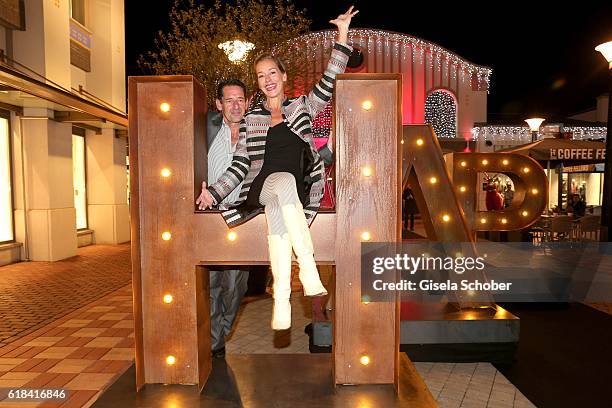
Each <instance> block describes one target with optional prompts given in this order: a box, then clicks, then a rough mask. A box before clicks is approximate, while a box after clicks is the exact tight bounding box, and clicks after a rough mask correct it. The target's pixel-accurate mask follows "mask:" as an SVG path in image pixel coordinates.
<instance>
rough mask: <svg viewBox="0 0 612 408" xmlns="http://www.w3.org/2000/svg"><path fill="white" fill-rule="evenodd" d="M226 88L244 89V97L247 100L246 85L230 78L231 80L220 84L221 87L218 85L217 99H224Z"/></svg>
mask: <svg viewBox="0 0 612 408" xmlns="http://www.w3.org/2000/svg"><path fill="white" fill-rule="evenodd" d="M226 86H239V87H241V88H242V91H243V92H244V97H245V98H246V94H247V91H246V85H245V84H244V82H242V81H241V80H239V79H237V78H229V79H225V80H223V81H221V82H219V85H217V99H218V100H221V99H223V88H225V87H226Z"/></svg>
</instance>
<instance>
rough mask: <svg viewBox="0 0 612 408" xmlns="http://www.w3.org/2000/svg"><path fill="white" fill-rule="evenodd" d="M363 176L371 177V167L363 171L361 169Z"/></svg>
mask: <svg viewBox="0 0 612 408" xmlns="http://www.w3.org/2000/svg"><path fill="white" fill-rule="evenodd" d="M361 174H363V176H364V177H371V176H372V168H371V167H369V166H366V167H364V168H363V169H361Z"/></svg>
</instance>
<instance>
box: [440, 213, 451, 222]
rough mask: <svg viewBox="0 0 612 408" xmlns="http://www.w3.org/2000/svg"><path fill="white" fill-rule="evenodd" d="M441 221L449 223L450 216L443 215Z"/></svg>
mask: <svg viewBox="0 0 612 408" xmlns="http://www.w3.org/2000/svg"><path fill="white" fill-rule="evenodd" d="M442 221H444V222H449V221H450V215H448V214H444V215H443V216H442Z"/></svg>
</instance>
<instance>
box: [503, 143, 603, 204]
mask: <svg viewBox="0 0 612 408" xmlns="http://www.w3.org/2000/svg"><path fill="white" fill-rule="evenodd" d="M501 151H502V152H511V153H520V154H525V155H528V156H530V157H532V158H533V159H535V160H537V161H538V162H539V163H540V164H541V165H542V167H544V168H545V169H546V173H547V176H548V180H549V191H548V197H549V205H548V207H549V209H551V210H552V209H559V208H561V209H562V210H563V209H564V208H565V207H566V205H567V198H568V196H569V195H571V194H578V195H579V196H580V197H581V198H582V199H583V200H584V201H585V203H586V205H587V207H592V208H593V211H594V212H597V211H598V207H600V206H601V202H602V194H603V163H602V162H603V161H604V159H605V152H606V148H605V143H603V142H593V141H586V140H571V139H561V138H547V139H541V140H538V141H537V142H534V143H529V144H525V145H522V146H518V147H515V148H511V149H505V150H501Z"/></svg>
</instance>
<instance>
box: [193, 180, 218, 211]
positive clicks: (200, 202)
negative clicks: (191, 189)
mask: <svg viewBox="0 0 612 408" xmlns="http://www.w3.org/2000/svg"><path fill="white" fill-rule="evenodd" d="M213 204H214V199H213V196H212V194H210V192H209V191H208V190H207V189H206V182H205V181H203V182H202V192H201V193H200V196H199V197H198V199H197V200H196V205H197V206H198V208H199V209H200V210H205V209H207V208H213Z"/></svg>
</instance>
